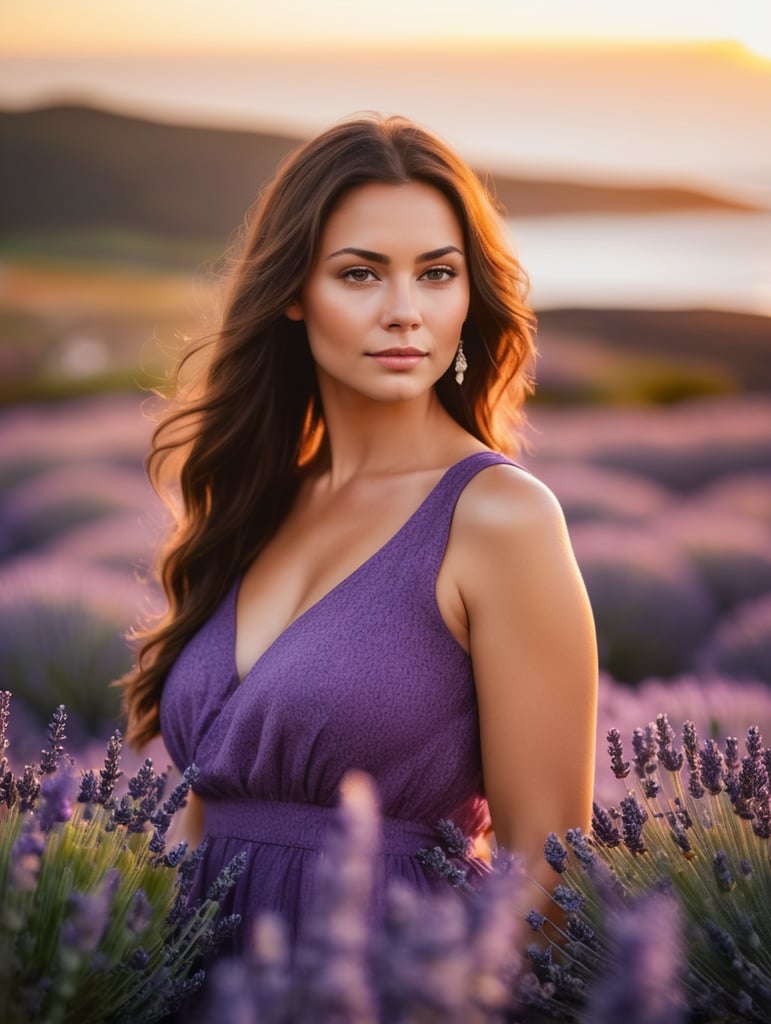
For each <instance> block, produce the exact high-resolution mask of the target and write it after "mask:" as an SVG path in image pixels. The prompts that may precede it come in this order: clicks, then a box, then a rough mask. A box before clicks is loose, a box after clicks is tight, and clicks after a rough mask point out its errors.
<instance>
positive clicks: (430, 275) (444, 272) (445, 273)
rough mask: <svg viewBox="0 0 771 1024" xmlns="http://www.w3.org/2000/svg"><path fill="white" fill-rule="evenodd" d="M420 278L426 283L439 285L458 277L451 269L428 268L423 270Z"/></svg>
mask: <svg viewBox="0 0 771 1024" xmlns="http://www.w3.org/2000/svg"><path fill="white" fill-rule="evenodd" d="M420 276H421V277H422V278H424V279H425V280H426V281H433V282H436V283H441V282H442V281H450V280H451V279H452V278H453V277H457V276H458V275H457V274H456V273H455V271H454V270H453V269H452V267H429V269H428V270H424V271H423V273H422V274H421V275H420Z"/></svg>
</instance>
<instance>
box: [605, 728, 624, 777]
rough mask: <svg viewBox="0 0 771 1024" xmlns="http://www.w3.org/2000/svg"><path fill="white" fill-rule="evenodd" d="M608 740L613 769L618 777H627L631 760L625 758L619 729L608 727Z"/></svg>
mask: <svg viewBox="0 0 771 1024" xmlns="http://www.w3.org/2000/svg"><path fill="white" fill-rule="evenodd" d="M607 740H608V754H610V768H611V771H612V772H613V774H614V775H615V776H616V778H617V779H625V778H626V777H627V775H628V774H629V762H628V761H625V760H624V748H623V746H622V743H621V733H620V732H619V731H618V729H608V734H607Z"/></svg>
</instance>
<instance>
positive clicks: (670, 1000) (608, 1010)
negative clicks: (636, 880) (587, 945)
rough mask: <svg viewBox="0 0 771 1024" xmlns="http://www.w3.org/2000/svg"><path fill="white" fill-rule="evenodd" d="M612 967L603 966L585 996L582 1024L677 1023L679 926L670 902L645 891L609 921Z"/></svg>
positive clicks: (680, 1004) (681, 1016) (681, 1009)
mask: <svg viewBox="0 0 771 1024" xmlns="http://www.w3.org/2000/svg"><path fill="white" fill-rule="evenodd" d="M609 926H610V927H609V931H610V935H609V939H610V945H611V949H612V950H613V960H614V961H615V964H616V967H615V969H613V967H611V966H608V968H607V969H606V970H605V971H603V973H602V974H601V975H600V977H599V978H598V979H597V980H596V981H595V982H594V984H593V985H592V987H591V988H590V990H589V993H588V1000H587V1006H586V1011H585V1016H584V1018H583V1019H585V1020H586V1021H597V1022H602V1024H605V1022H607V1024H611V1022H613V1024H616V1022H619V1021H623V1022H624V1024H683V1022H685V1021H686V1020H687V1015H686V1003H685V999H684V994H683V991H682V982H681V978H682V976H683V975H684V970H683V966H684V965H683V964H682V963H681V959H680V958H681V954H680V924H679V917H678V908H677V904H676V902H675V901H674V900H673V899H672V898H670V897H668V896H666V895H664V894H663V893H657V892H654V893H651V894H649V895H647V896H645V897H643V898H642V899H641V900H639V901H638V902H637V903H636V904H634V905H633V906H631V907H627V908H624V909H622V910H619V911H617V912H616V913H615V914H614V915H613V916H612V917H611V918H610V919H609Z"/></svg>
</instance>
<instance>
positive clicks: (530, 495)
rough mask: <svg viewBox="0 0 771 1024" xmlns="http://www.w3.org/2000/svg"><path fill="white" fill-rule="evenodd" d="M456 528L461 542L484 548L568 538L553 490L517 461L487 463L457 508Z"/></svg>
mask: <svg viewBox="0 0 771 1024" xmlns="http://www.w3.org/2000/svg"><path fill="white" fill-rule="evenodd" d="M453 529H454V530H455V531H456V535H457V538H458V540H459V541H461V542H462V543H463V546H464V547H466V546H467V545H469V546H471V547H472V548H475V549H477V550H484V549H485V548H486V547H487V546H488V545H495V546H496V547H499V546H500V545H501V543H503V545H504V547H508V546H510V545H513V546H514V547H519V546H520V545H521V544H531V543H533V542H534V541H535V540H537V539H538V538H541V539H542V540H543V541H547V540H548V539H549V538H552V540H553V541H557V540H558V541H560V542H562V541H564V539H565V536H566V527H565V517H564V515H563V512H562V508H561V506H560V504H559V502H558V501H557V498H556V497H555V496H554V494H553V493H552V491H551V490H549V488H548V487H547V486H546V484H544V483H542V482H541V481H540V480H538V479H537V478H536V477H534V476H533V475H532V474H530V473H528V472H527V471H526V470H524V469H521V468H520V467H518V466H513V465H509V464H507V463H501V464H500V465H496V466H488V467H487V468H486V469H484V470H482V471H481V472H479V473H477V475H476V476H475V477H474V478H473V479H472V480H471V481H470V482H469V483H468V485H467V486H466V488H465V490H464V491H463V493H462V494H461V496H460V498H459V500H458V505H457V508H456V510H455V517H454V521H453Z"/></svg>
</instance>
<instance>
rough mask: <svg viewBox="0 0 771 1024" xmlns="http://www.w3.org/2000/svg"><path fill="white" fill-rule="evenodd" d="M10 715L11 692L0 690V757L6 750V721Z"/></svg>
mask: <svg viewBox="0 0 771 1024" xmlns="http://www.w3.org/2000/svg"><path fill="white" fill-rule="evenodd" d="M10 714H11V691H10V690H0V757H2V756H3V753H4V752H5V751H6V750H7V749H8V736H7V733H8V719H9V717H10Z"/></svg>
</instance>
